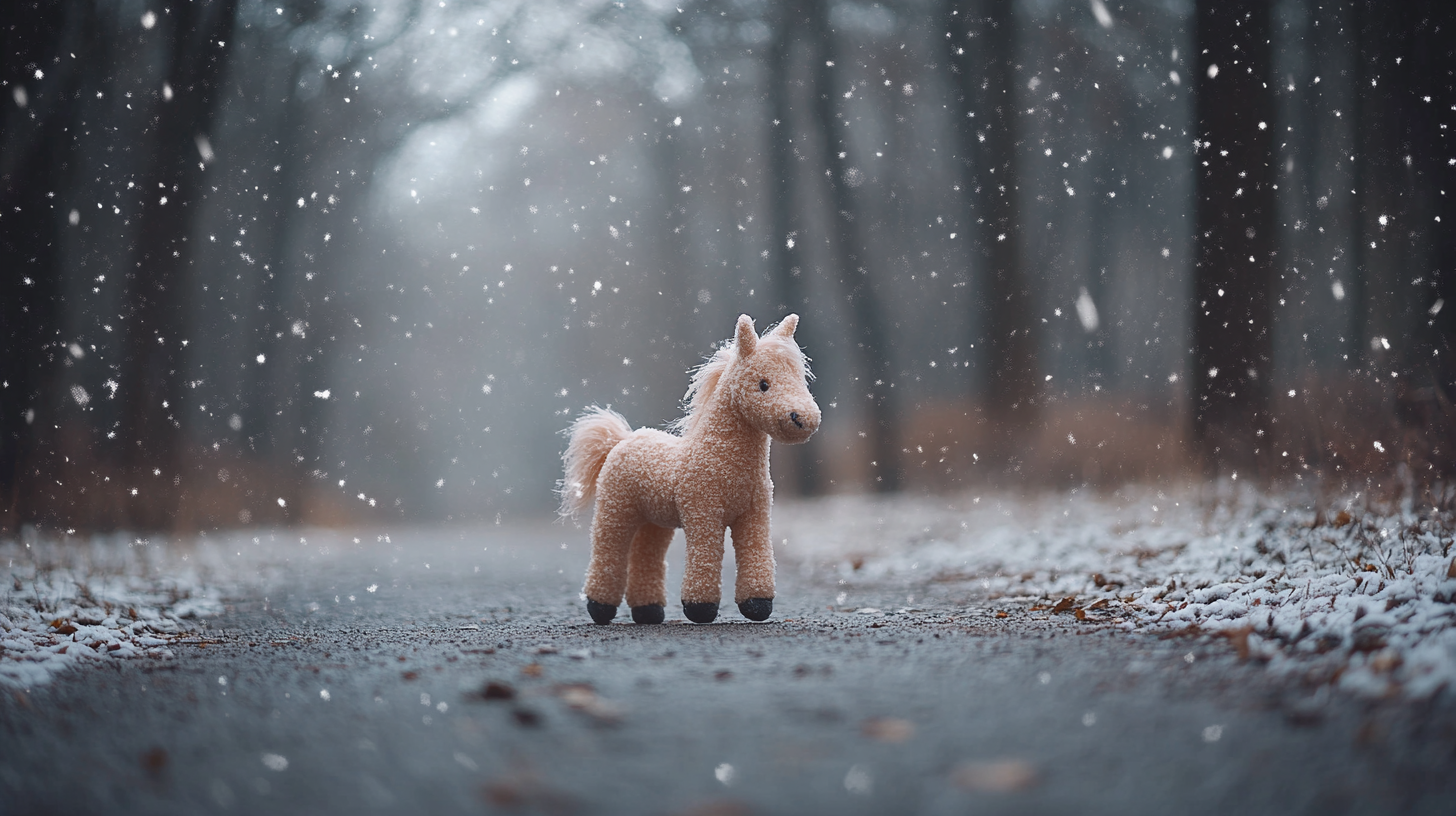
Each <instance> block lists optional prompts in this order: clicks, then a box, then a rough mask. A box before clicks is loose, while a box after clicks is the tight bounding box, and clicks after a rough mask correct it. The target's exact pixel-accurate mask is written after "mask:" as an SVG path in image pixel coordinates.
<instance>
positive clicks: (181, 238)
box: [118, 0, 237, 529]
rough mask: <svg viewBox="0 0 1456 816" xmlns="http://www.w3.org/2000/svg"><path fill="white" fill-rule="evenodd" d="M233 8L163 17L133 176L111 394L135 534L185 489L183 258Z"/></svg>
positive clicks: (230, 3) (183, 10)
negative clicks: (124, 307)
mask: <svg viewBox="0 0 1456 816" xmlns="http://www.w3.org/2000/svg"><path fill="white" fill-rule="evenodd" d="M236 8H237V0H212V2H209V3H205V4H204V3H188V4H186V5H182V6H179V7H178V8H177V9H176V10H175V12H174V13H173V14H171V15H169V16H170V17H171V18H172V20H173V25H174V28H173V30H172V34H171V53H170V54H169V55H168V67H167V71H166V82H167V86H168V87H169V88H170V89H171V90H172V93H173V98H172V99H170V100H167V99H165V98H164V100H163V101H161V102H159V103H157V107H156V108H155V110H156V116H155V119H154V120H153V121H154V122H155V124H154V125H153V128H154V129H153V130H152V132H151V133H150V134H148V135H149V136H150V137H151V139H150V145H149V146H150V148H151V150H150V152H151V157H150V167H148V168H147V170H146V172H145V174H144V175H143V176H142V178H143V182H142V195H143V196H145V198H144V199H143V209H142V211H141V214H140V216H139V218H138V224H137V244H136V250H135V252H134V254H133V258H134V262H135V266H134V267H133V271H132V272H131V285H130V287H129V293H128V298H127V301H128V304H129V306H130V307H131V312H130V314H128V315H127V320H126V324H125V325H126V332H127V341H126V343H127V350H126V356H125V358H124V361H123V363H122V376H121V386H122V390H121V391H120V392H119V393H122V394H123V396H124V398H125V403H126V405H125V408H124V413H123V416H122V428H121V431H120V433H119V434H118V436H120V437H121V439H122V441H123V443H124V447H123V448H122V449H123V450H125V451H126V453H125V454H124V455H123V457H122V459H123V463H122V467H123V469H124V470H125V471H127V475H128V476H130V477H132V478H134V479H136V480H137V481H138V482H140V483H144V484H145V485H147V493H148V494H149V495H147V496H143V497H139V498H138V500H137V501H136V502H133V503H132V504H130V508H131V510H130V513H129V518H128V519H127V521H128V522H129V523H130V524H131V525H132V526H134V527H138V528H141V529H166V528H168V527H171V526H172V525H173V522H174V520H175V517H176V512H177V509H178V506H179V504H180V501H181V494H182V492H183V490H185V488H184V487H183V484H184V482H183V474H182V470H183V469H184V467H185V466H186V460H187V451H186V449H185V448H186V445H185V442H184V441H183V440H184V435H183V433H182V423H181V421H180V420H179V419H178V418H177V417H178V416H179V415H180V414H181V404H180V401H181V397H182V387H183V379H184V378H185V374H186V371H185V368H186V366H185V364H184V359H185V357H184V355H185V354H186V350H185V347H184V346H183V345H182V342H183V340H185V339H186V338H184V337H182V336H180V333H181V330H182V329H183V328H184V327H185V326H186V325H187V321H186V319H185V315H186V312H187V300H186V298H187V281H188V277H189V274H190V271H191V270H190V267H191V265H192V254H193V253H192V248H191V246H190V245H189V242H188V232H189V231H190V228H191V225H192V221H193V218H192V214H193V212H194V211H195V209H196V205H198V204H199V203H200V202H201V193H202V177H203V164H204V161H205V160H209V159H211V152H210V151H211V148H210V146H209V145H210V143H209V142H208V139H209V138H210V136H211V133H210V131H211V128H212V120H213V114H214V112H215V111H216V109H217V104H216V103H217V99H218V96H219V95H220V93H219V88H218V85H219V82H220V80H221V78H222V75H223V69H224V67H225V65H226V63H227V57H228V53H229V49H228V47H227V45H226V43H227V42H228V41H230V40H231V39H232V36H231V31H232V27H233V18H234V14H235V12H236ZM158 470H160V471H161V474H160V475H158V474H156V472H155V471H158Z"/></svg>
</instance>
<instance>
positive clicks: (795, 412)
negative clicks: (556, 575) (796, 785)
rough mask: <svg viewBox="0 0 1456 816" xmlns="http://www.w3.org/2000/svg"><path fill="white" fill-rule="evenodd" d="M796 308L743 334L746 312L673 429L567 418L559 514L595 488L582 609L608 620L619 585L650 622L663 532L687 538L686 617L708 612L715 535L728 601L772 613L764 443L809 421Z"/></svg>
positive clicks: (759, 616) (660, 608) (814, 417)
mask: <svg viewBox="0 0 1456 816" xmlns="http://www.w3.org/2000/svg"><path fill="white" fill-rule="evenodd" d="M798 323H799V318H798V315H789V316H788V317H786V318H784V320H783V322H782V323H780V324H779V325H778V326H777V327H775V328H772V329H770V330H768V331H766V332H764V334H763V336H762V337H759V336H758V335H756V334H755V333H754V329H753V320H752V319H751V318H749V317H748V315H742V316H740V317H739V318H738V326H737V331H736V333H735V336H734V338H733V339H732V340H731V341H729V342H728V343H726V344H724V345H723V346H722V347H721V348H720V349H718V351H717V352H716V353H715V354H714V355H713V356H712V358H711V359H710V360H709V361H708V362H706V363H704V364H703V365H702V366H700V367H699V368H698V370H697V371H696V372H694V373H693V377H692V381H691V384H690V385H689V387H688V392H687V396H686V397H685V401H686V402H687V407H688V409H687V414H686V416H684V417H683V418H682V419H680V420H678V421H677V422H676V423H674V425H673V430H674V431H676V432H677V433H667V432H664V431H659V430H655V429H651V428H643V429H640V430H637V431H633V430H632V428H631V426H629V425H628V424H627V421H626V420H625V419H623V418H622V417H621V415H619V414H617V413H615V412H613V411H610V410H607V409H605V408H594V409H592V410H590V411H588V412H587V413H586V414H584V415H583V416H582V417H581V418H580V419H578V420H576V422H575V423H573V424H572V426H571V428H570V430H569V435H570V442H569V444H568V445H567V448H566V453H565V454H564V455H563V456H562V459H563V460H564V462H565V464H566V479H565V481H564V482H563V485H562V490H561V494H562V502H561V513H562V515H564V516H570V515H575V514H576V513H577V512H579V511H581V510H583V509H585V508H586V507H587V506H588V505H589V504H591V502H592V500H593V496H595V501H596V514H595V516H594V517H593V519H592V527H591V539H592V552H591V563H590V565H589V566H588V567H587V573H586V587H585V590H584V592H585V594H586V598H587V601H586V606H587V612H588V613H590V614H591V617H592V620H594V621H596V622H597V623H608V622H610V621H611V620H612V618H614V617H616V615H617V605H618V604H619V603H620V602H621V600H622V596H623V594H624V593H625V595H626V597H627V605H628V606H630V607H631V608H632V620H633V621H635V622H637V623H661V622H662V620H663V617H664V609H665V607H666V604H667V563H666V561H665V557H666V554H667V547H668V544H669V543H670V542H671V541H672V535H673V530H674V529H675V528H678V527H681V528H683V530H684V531H685V533H686V535H687V567H686V570H685V571H684V574H683V584H682V605H683V614H684V615H686V616H687V618H688V620H691V621H693V622H694V623H711V622H712V621H713V620H714V619H715V618H717V616H718V601H719V599H720V595H721V590H722V573H723V534H724V531H725V530H727V529H731V530H732V531H733V551H734V554H735V556H736V560H737V564H738V581H737V586H736V587H735V589H734V600H735V601H736V602H737V604H738V609H739V611H740V612H742V613H743V616H744V617H746V618H748V619H749V620H755V621H761V620H765V619H766V618H768V616H769V615H771V614H772V613H773V598H774V556H773V543H772V540H771V539H770V537H769V508H770V505H772V503H773V482H772V481H770V480H769V469H768V462H769V460H768V455H769V441H770V440H771V439H776V440H778V441H780V442H784V443H786V444H790V445H793V444H798V443H801V442H806V441H808V439H809V437H810V436H813V435H814V432H815V431H816V430H818V428H819V418H820V414H819V406H818V405H817V404H815V402H814V398H813V397H812V396H811V395H810V394H809V388H808V379H809V377H810V374H809V370H808V365H807V362H806V360H805V358H804V353H803V351H802V350H800V349H799V345H798V343H797V342H795V341H794V329H795V328H796V327H797V326H798Z"/></svg>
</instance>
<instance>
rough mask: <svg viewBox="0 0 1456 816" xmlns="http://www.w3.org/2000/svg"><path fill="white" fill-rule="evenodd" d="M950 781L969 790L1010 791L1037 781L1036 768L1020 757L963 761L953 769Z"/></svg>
mask: <svg viewBox="0 0 1456 816" xmlns="http://www.w3.org/2000/svg"><path fill="white" fill-rule="evenodd" d="M950 781H951V782H952V783H953V784H955V785H956V786H957V787H959V788H962V789H964V790H968V791H986V792H989V793H1010V792H1012V791H1019V790H1025V789H1026V788H1029V787H1031V786H1032V785H1033V784H1035V783H1036V769H1035V768H1033V767H1031V764H1030V763H1028V762H1026V761H1024V760H1020V759H1003V760H998V761H996V762H962V763H961V764H960V765H958V766H956V769H955V770H953V771H951V774H950Z"/></svg>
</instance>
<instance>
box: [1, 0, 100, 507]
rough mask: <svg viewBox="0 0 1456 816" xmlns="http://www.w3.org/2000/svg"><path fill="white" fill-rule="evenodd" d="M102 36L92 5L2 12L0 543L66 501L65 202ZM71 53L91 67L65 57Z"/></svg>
mask: <svg viewBox="0 0 1456 816" xmlns="http://www.w3.org/2000/svg"><path fill="white" fill-rule="evenodd" d="M106 33H107V32H106V31H105V26H104V23H103V22H102V21H101V20H100V19H98V15H97V14H96V12H95V8H94V5H93V4H91V3H83V2H77V3H53V2H48V0H46V1H42V2H24V3H22V2H15V3H6V4H4V5H3V8H0V42H3V53H0V88H3V91H4V97H3V98H0V110H3V113H0V338H3V340H0V342H3V345H4V353H3V354H0V534H13V533H14V532H16V529H17V525H18V524H19V523H21V522H23V521H29V520H36V516H39V517H40V518H42V519H45V520H52V519H57V518H58V517H59V513H60V511H61V508H62V507H63V506H65V505H66V504H67V503H68V502H67V496H66V495H65V494H66V493H67V492H68V491H66V490H64V489H61V490H58V489H57V484H56V480H55V479H53V478H45V477H46V476H49V475H51V474H52V473H54V472H55V469H56V468H58V467H59V466H60V465H61V464H62V461H63V457H64V454H61V453H60V452H59V450H58V448H57V444H58V442H59V433H58V432H59V431H60V425H59V421H60V416H59V415H60V410H61V407H62V403H64V402H65V397H64V396H63V394H62V393H61V389H60V387H59V374H60V371H61V365H62V361H63V360H65V358H66V357H67V354H68V350H67V348H66V344H65V343H64V342H62V340H61V337H60V327H61V323H62V319H63V318H62V314H63V311H64V309H65V308H66V306H65V281H64V278H63V275H62V270H63V267H64V259H65V255H66V251H67V242H66V237H67V230H69V229H71V227H72V226H73V224H74V223H75V222H73V221H72V220H71V215H70V213H69V212H68V209H69V208H68V207H67V206H66V203H67V202H69V201H70V200H71V196H70V191H71V190H72V189H73V187H74V186H75V184H76V178H77V176H78V175H79V174H80V172H81V170H80V168H79V166H78V164H79V162H78V161H77V160H78V157H79V156H80V155H81V150H80V148H79V146H78V141H79V131H80V129H79V127H78V125H79V124H80V122H81V119H82V112H83V111H82V108H81V106H80V105H78V104H76V103H75V100H76V99H78V98H80V95H81V91H82V89H83V88H84V87H86V86H87V85H88V84H89V85H93V86H94V84H95V79H96V74H97V73H98V71H100V70H104V68H105V66H107V65H108V64H109V62H110V60H111V55H112V49H111V48H110V44H111V41H110V38H108V37H107V36H106ZM74 53H81V54H85V55H86V56H87V59H86V60H77V59H74V58H72V59H62V55H63V54H74ZM61 487H64V486H63V485H62V486H61ZM42 507H43V508H46V510H45V512H42V513H34V512H33V510H35V509H36V508H42Z"/></svg>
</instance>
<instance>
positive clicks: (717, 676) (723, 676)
mask: <svg viewBox="0 0 1456 816" xmlns="http://www.w3.org/2000/svg"><path fill="white" fill-rule="evenodd" d="M713 679H714V680H731V679H733V672H731V671H728V670H727V669H719V670H717V671H715V672H713Z"/></svg>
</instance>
